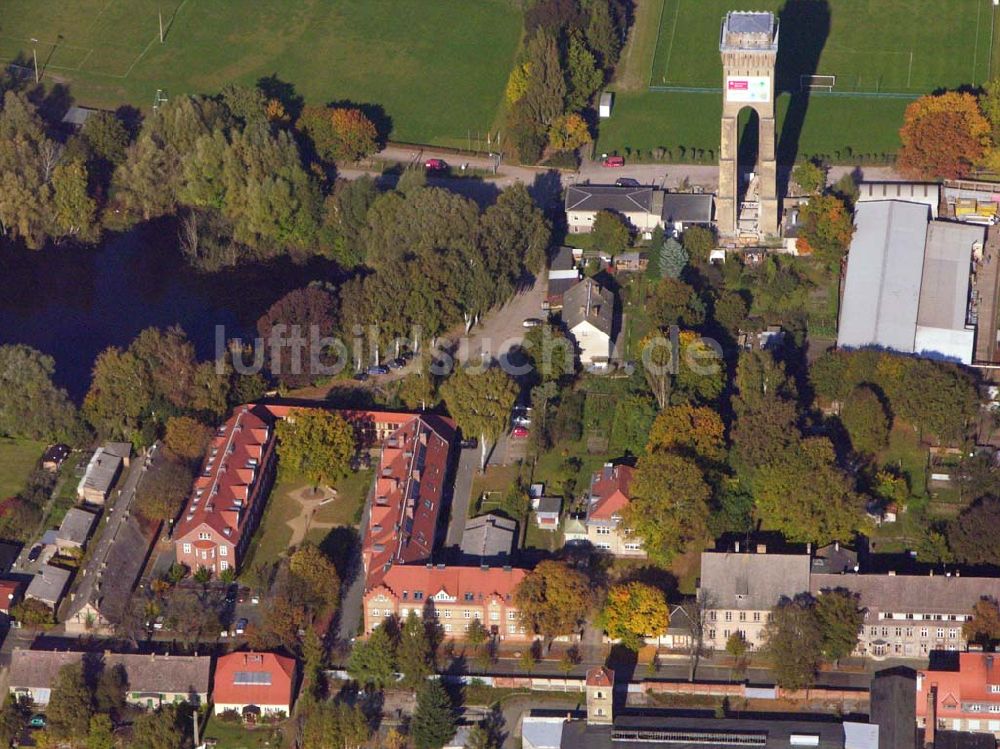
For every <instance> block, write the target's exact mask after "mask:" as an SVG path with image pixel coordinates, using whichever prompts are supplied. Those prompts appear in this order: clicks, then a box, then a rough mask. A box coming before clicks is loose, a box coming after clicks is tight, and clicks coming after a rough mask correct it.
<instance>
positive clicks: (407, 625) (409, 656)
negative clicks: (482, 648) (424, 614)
mask: <svg viewBox="0 0 1000 749" xmlns="http://www.w3.org/2000/svg"><path fill="white" fill-rule="evenodd" d="M475 621H476V622H478V621H479V620H478V619H476V620H475ZM480 626H481V625H480ZM470 632H471V628H470ZM397 656H398V660H399V664H398V667H399V670H400V671H401V672H402V673H403V676H404V679H403V681H404V683H405V685H406V686H407V687H409V688H410V689H415V688H417V687H418V686H419V685H420V684H422V683H423V682H424V681H426V680H427V677H428V676H430V675H431V674H432V673H434V654H433V652H432V651H431V643H430V640H429V639H428V637H427V628H426V626H425V625H424V621H423V619H421V618H420V617H419V616H417V613H416V612H415V611H410V613H409V614H408V615H407V617H406V621H405V622H403V630H402V632H400V635H399V647H398V649H397Z"/></svg>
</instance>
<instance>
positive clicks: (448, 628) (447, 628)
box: [444, 624, 451, 632]
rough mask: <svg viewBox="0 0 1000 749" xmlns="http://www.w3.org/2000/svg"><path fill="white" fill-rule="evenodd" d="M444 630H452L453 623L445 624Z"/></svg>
mask: <svg viewBox="0 0 1000 749" xmlns="http://www.w3.org/2000/svg"><path fill="white" fill-rule="evenodd" d="M444 631H445V632H451V625H450V624H445V625H444Z"/></svg>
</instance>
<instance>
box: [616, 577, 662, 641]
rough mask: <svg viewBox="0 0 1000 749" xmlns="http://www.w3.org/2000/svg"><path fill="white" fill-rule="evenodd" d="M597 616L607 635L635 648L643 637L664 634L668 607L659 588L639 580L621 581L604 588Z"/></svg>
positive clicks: (644, 639) (644, 638)
mask: <svg viewBox="0 0 1000 749" xmlns="http://www.w3.org/2000/svg"><path fill="white" fill-rule="evenodd" d="M601 619H602V623H603V625H604V630H605V631H606V632H607V633H608V636H609V637H612V638H614V639H616V640H621V642H622V644H623V645H624V646H625V647H627V648H629V649H630V650H634V651H638V650H639V649H640V648H642V647H643V645H645V644H646V638H647V637H659V636H660V635H663V634H666V631H667V627H668V626H669V625H670V607H669V606H667V599H666V597H665V596H664V595H663V591H661V590H660V589H658V588H654V587H653V586H652V585H649V584H647V583H642V582H631V583H625V584H622V585H614V586H612V587H611V589H610V590H608V597H607V600H606V601H605V603H604V610H603V612H602V615H601Z"/></svg>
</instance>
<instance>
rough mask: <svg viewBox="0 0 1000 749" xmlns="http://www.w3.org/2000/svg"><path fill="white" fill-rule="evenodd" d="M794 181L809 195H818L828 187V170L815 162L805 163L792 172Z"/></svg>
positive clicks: (796, 166)
mask: <svg viewBox="0 0 1000 749" xmlns="http://www.w3.org/2000/svg"><path fill="white" fill-rule="evenodd" d="M792 181H793V182H795V184H797V185H798V186H799V187H801V188H802V191H803V192H805V193H807V194H808V195H818V194H819V193H821V192H822V191H823V188H825V187H826V169H825V168H824V167H823V166H822V164H819V163H817V162H815V161H803V162H802V163H801V164H796V165H795V168H794V169H793V170H792Z"/></svg>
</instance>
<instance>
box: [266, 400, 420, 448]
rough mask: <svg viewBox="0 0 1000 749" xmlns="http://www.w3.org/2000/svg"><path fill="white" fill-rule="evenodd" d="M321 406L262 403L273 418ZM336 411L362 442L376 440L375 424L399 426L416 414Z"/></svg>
mask: <svg viewBox="0 0 1000 749" xmlns="http://www.w3.org/2000/svg"><path fill="white" fill-rule="evenodd" d="M321 407H322V406H302V405H284V404H276V403H268V404H263V405H262V406H261V408H263V409H265V410H266V411H267V412H268V413H269V414H271V416H272V417H273V418H275V419H284V418H286V417H287V416H288V414H289V412H290V411H294V410H295V409H297V408H321ZM336 410H337V413H339V414H340V415H341V416H343V417H344V420H345V421H347V423H348V424H351V425H352V426H353V427H354V429H355V432H356V434H357V438H358V441H359V442H361V443H362V444H369V445H370V444H374V442H375V441H376V434H375V432H376V429H375V426H376V425H377V424H378V425H382V426H383V428H384V427H388V428H390V429H398V428H399V427H401V426H403V425H404V424H406V423H407V422H408V421H410V420H411V419H412V418H414V416H416V414H411V413H404V412H401V411H370V410H366V409H349V408H343V409H336Z"/></svg>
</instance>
